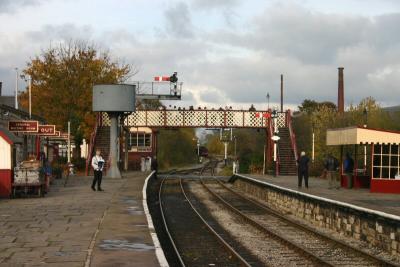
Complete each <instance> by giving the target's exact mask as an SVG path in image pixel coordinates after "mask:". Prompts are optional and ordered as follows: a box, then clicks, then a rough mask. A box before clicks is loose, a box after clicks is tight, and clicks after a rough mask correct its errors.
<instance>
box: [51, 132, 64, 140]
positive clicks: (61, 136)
mask: <svg viewBox="0 0 400 267" xmlns="http://www.w3.org/2000/svg"><path fill="white" fill-rule="evenodd" d="M49 138H50V139H55V140H68V133H62V132H60V131H56V133H55V134H54V135H52V136H49Z"/></svg>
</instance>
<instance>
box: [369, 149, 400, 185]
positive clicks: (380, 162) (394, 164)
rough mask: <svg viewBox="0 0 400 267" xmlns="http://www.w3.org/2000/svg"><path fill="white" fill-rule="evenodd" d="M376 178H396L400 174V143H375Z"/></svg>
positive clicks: (374, 169) (374, 165)
mask: <svg viewBox="0 0 400 267" xmlns="http://www.w3.org/2000/svg"><path fill="white" fill-rule="evenodd" d="M373 157H374V159H373V175H374V178H385V179H394V178H395V176H396V175H397V174H400V149H399V145H374V155H373Z"/></svg>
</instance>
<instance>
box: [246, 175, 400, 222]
mask: <svg viewBox="0 0 400 267" xmlns="http://www.w3.org/2000/svg"><path fill="white" fill-rule="evenodd" d="M246 176H248V177H252V178H255V179H258V180H260V181H264V182H267V183H271V184H273V185H277V186H281V187H284V188H288V189H291V190H295V191H299V192H302V193H306V194H310V195H314V196H317V197H322V198H327V199H330V200H334V201H340V202H344V203H348V204H351V205H355V206H359V207H362V208H366V209H371V210H376V211H380V212H384V213H388V214H393V215H397V216H400V194H383V193H371V192H369V189H346V188H340V189H329V188H328V180H327V179H322V178H317V177H310V178H309V188H308V189H307V188H304V187H302V188H298V187H297V176H278V177H274V176H270V175H254V174H253V175H246Z"/></svg>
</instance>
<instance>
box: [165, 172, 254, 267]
mask: <svg viewBox="0 0 400 267" xmlns="http://www.w3.org/2000/svg"><path fill="white" fill-rule="evenodd" d="M159 199H160V210H161V215H162V219H163V223H164V227H165V230H166V232H167V234H168V237H169V239H170V241H171V244H172V246H173V248H174V250H175V253H176V255H177V257H178V258H179V262H180V264H181V266H251V265H250V264H249V263H247V262H246V260H244V259H243V258H242V257H241V256H240V255H239V254H238V253H237V252H236V251H235V250H234V249H233V248H232V247H231V246H230V245H229V244H228V243H226V242H225V240H224V239H223V238H222V237H221V236H220V235H219V234H218V233H217V232H215V231H214V229H213V228H212V227H211V226H210V225H209V224H208V223H207V222H206V220H204V218H203V217H202V216H201V215H200V213H198V211H197V210H196V209H195V208H194V206H193V205H192V203H191V202H190V200H189V199H188V198H187V195H186V194H185V191H184V188H183V186H182V180H181V179H179V180H176V179H175V180H172V179H171V180H165V179H164V180H163V181H162V182H161V186H160V190H159Z"/></svg>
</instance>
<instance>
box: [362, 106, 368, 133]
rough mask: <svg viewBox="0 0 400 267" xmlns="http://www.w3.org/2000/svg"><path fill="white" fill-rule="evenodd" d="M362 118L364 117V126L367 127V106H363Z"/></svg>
mask: <svg viewBox="0 0 400 267" xmlns="http://www.w3.org/2000/svg"><path fill="white" fill-rule="evenodd" d="M363 118H364V128H367V123H368V111H367V108H364V111H363Z"/></svg>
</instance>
